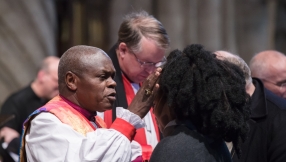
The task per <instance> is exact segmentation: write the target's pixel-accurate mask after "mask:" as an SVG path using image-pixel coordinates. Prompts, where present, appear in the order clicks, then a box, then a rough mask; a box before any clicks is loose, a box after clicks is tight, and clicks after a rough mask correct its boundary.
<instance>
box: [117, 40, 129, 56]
mask: <svg viewBox="0 0 286 162" xmlns="http://www.w3.org/2000/svg"><path fill="white" fill-rule="evenodd" d="M118 51H119V56H120V57H121V58H123V57H124V56H125V55H126V52H127V51H128V47H127V45H126V44H125V43H124V42H121V43H119V45H118Z"/></svg>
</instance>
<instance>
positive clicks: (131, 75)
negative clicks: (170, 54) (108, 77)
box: [102, 11, 170, 160]
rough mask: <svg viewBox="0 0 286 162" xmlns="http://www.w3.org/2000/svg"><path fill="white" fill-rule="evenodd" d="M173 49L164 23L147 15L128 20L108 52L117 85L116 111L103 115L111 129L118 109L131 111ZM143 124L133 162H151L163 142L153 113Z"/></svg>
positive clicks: (135, 13)
mask: <svg viewBox="0 0 286 162" xmlns="http://www.w3.org/2000/svg"><path fill="white" fill-rule="evenodd" d="M169 45H170V40H169V37H168V34H167V32H166V30H165V28H164V27H163V25H162V24H161V22H159V21H158V20H157V19H156V18H154V17H153V16H151V15H149V14H148V13H147V12H145V11H141V12H134V13H130V14H128V15H126V16H125V17H124V20H123V22H122V24H121V26H120V29H119V31H118V41H117V43H116V45H115V46H113V47H112V49H111V50H110V51H109V52H108V55H109V56H110V58H111V59H112V62H113V64H114V67H115V69H116V76H115V81H116V83H117V86H116V92H117V94H116V102H115V104H114V106H113V110H112V111H107V112H105V113H104V116H103V115H102V117H103V118H104V120H105V122H106V123H107V125H108V126H110V125H111V123H112V121H113V120H114V119H115V118H116V111H115V110H116V107H125V108H126V107H128V105H129V104H130V103H131V101H132V99H133V98H134V96H135V94H136V92H137V91H138V89H139V87H140V84H141V83H142V82H143V81H144V80H145V79H146V78H147V77H148V76H149V74H151V73H152V72H153V71H154V70H155V69H156V68H157V67H160V66H162V65H163V64H164V63H165V61H166V58H165V53H166V51H167V49H168V48H169ZM151 111H152V109H151ZM143 120H144V122H145V124H146V126H145V128H142V129H139V130H137V134H136V136H135V138H134V140H135V142H133V143H136V141H137V142H138V143H139V144H140V145H141V148H140V146H139V145H138V143H137V144H135V145H132V147H133V148H134V149H133V151H134V152H133V157H132V160H134V159H136V157H138V156H141V155H142V158H143V160H148V159H149V158H150V156H151V153H152V150H153V149H154V147H155V146H156V144H157V143H158V141H159V139H160V137H159V130H158V126H157V124H156V121H155V116H154V115H153V113H150V112H149V113H148V114H147V115H146V116H145V117H144V119H143ZM138 147H139V148H138ZM135 150H138V151H135Z"/></svg>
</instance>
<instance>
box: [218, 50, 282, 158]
mask: <svg viewBox="0 0 286 162" xmlns="http://www.w3.org/2000/svg"><path fill="white" fill-rule="evenodd" d="M215 54H216V55H217V57H218V58H220V59H222V60H227V61H229V62H231V63H234V64H236V65H238V66H239V67H241V69H242V70H243V72H244V74H245V80H246V91H247V92H248V94H249V95H250V96H251V99H252V103H251V120H250V121H249V126H250V132H249V136H248V139H247V141H246V142H245V143H244V144H243V145H242V156H241V158H240V159H238V158H237V156H236V155H235V154H233V151H232V158H233V161H234V162H256V161H259V162H271V161H275V162H285V161H286V154H285V152H286V138H285V136H286V129H285V125H286V100H284V99H283V98H280V97H279V96H277V95H275V94H273V93H272V92H270V91H269V90H267V89H265V88H264V85H263V83H262V82H261V80H259V79H257V78H251V72H250V69H249V67H248V66H247V64H246V63H245V61H244V60H243V59H241V58H240V57H238V56H237V55H234V54H231V53H229V52H226V51H217V52H215Z"/></svg>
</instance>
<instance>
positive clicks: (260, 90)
mask: <svg viewBox="0 0 286 162" xmlns="http://www.w3.org/2000/svg"><path fill="white" fill-rule="evenodd" d="M252 82H253V84H254V86H255V91H254V93H253V94H252V96H251V106H250V108H251V119H257V118H263V117H265V116H266V115H267V114H268V111H267V102H266V97H265V88H264V85H263V83H262V82H261V80H259V79H257V78H253V81H252Z"/></svg>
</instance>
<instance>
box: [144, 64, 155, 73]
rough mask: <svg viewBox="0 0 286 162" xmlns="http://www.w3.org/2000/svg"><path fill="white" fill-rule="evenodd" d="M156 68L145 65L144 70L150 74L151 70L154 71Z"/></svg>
mask: <svg viewBox="0 0 286 162" xmlns="http://www.w3.org/2000/svg"><path fill="white" fill-rule="evenodd" d="M155 69H156V67H155V66H148V67H145V71H146V72H148V73H149V74H151V73H152V72H154V71H155Z"/></svg>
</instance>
